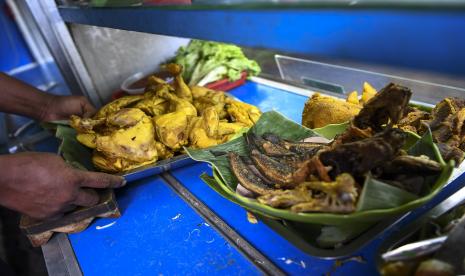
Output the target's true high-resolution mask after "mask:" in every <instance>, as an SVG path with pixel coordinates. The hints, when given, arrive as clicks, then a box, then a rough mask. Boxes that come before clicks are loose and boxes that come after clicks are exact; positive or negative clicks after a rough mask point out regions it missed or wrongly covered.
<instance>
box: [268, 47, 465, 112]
mask: <svg viewBox="0 0 465 276" xmlns="http://www.w3.org/2000/svg"><path fill="white" fill-rule="evenodd" d="M275 60H276V64H277V66H278V69H279V72H280V75H281V78H282V79H283V80H286V81H291V82H293V83H297V84H299V85H304V86H305V87H308V88H309V89H312V90H314V91H320V92H331V93H336V94H341V96H342V94H347V93H350V92H352V91H354V90H357V91H359V92H361V88H362V85H363V82H365V81H366V82H369V83H370V84H371V85H372V86H373V87H375V88H376V89H377V90H379V89H381V88H383V87H384V86H385V85H386V84H388V83H389V82H394V83H398V84H401V85H404V86H406V87H409V88H410V89H412V91H413V100H414V101H416V102H419V103H423V104H424V103H426V104H436V103H437V102H439V101H440V100H442V99H443V98H445V97H462V98H463V97H465V89H464V88H461V87H454V86H449V85H442V84H437V83H433V82H427V81H421V80H414V79H409V78H404V77H401V76H394V75H387V74H380V73H376V72H371V71H367V70H361V69H356V68H350V67H345V66H339V65H333V64H327V63H322V62H316V61H311V60H305V59H300V58H294V57H289V56H282V55H276V56H275Z"/></svg>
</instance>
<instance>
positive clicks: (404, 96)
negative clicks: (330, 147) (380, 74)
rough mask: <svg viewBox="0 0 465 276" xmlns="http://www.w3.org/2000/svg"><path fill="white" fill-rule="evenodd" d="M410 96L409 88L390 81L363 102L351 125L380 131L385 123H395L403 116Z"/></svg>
mask: <svg viewBox="0 0 465 276" xmlns="http://www.w3.org/2000/svg"><path fill="white" fill-rule="evenodd" d="M411 96H412V91H411V90H410V89H409V88H407V87H404V86H401V85H398V84H394V83H390V84H388V85H387V86H386V87H384V88H383V89H381V91H379V92H378V93H376V95H375V96H374V97H373V98H371V99H370V100H369V101H368V102H366V103H365V105H364V106H363V108H362V109H361V110H360V112H359V113H358V114H357V115H356V116H355V117H354V119H353V121H352V122H353V125H354V126H356V127H357V128H360V129H366V128H371V129H372V130H373V131H375V132H379V131H381V130H382V127H383V126H384V125H386V124H390V125H395V124H397V123H398V122H399V120H400V119H401V118H403V117H404V114H405V112H406V111H407V107H408V103H409V101H410V97H411Z"/></svg>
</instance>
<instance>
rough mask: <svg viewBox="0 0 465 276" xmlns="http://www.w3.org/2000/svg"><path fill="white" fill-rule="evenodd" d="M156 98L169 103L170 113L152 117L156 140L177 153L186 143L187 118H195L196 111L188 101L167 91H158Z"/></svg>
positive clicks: (187, 131)
mask: <svg viewBox="0 0 465 276" xmlns="http://www.w3.org/2000/svg"><path fill="white" fill-rule="evenodd" d="M158 96H159V97H161V98H163V99H166V100H168V101H169V103H170V106H169V110H170V111H171V112H170V113H166V114H163V115H160V116H156V117H154V119H153V120H154V125H155V130H156V134H157V138H158V140H159V141H161V142H162V143H163V144H165V145H166V146H167V147H169V148H170V149H171V150H173V151H178V150H180V149H181V148H182V147H183V146H185V145H187V143H188V138H189V129H188V122H189V118H190V117H195V116H197V110H196V109H195V107H194V106H193V105H192V104H191V103H190V102H189V101H187V100H185V99H181V98H179V97H177V96H176V95H174V94H171V93H170V92H168V91H167V90H162V91H159V93H158Z"/></svg>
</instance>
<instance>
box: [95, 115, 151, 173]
mask: <svg viewBox="0 0 465 276" xmlns="http://www.w3.org/2000/svg"><path fill="white" fill-rule="evenodd" d="M107 124H110V125H113V126H115V127H116V129H115V130H114V131H113V132H112V133H111V134H109V135H97V136H96V140H95V145H96V147H95V150H96V151H97V152H98V154H97V155H96V156H95V158H94V161H95V162H94V164H95V165H96V166H97V167H98V168H99V169H101V170H104V171H109V172H115V171H125V170H128V169H130V168H134V167H137V166H142V165H144V164H148V163H152V162H155V161H156V160H157V150H156V145H155V137H154V127H153V124H152V122H151V119H150V117H148V116H147V115H145V114H144V112H142V111H141V110H139V109H135V108H124V109H121V110H119V111H118V112H116V113H114V114H112V115H111V116H109V117H108V119H107ZM102 159H104V160H105V159H106V160H107V161H104V160H102Z"/></svg>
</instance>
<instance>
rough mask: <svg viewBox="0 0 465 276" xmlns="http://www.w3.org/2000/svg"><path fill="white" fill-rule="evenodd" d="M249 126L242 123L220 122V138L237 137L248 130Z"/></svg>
mask: <svg viewBox="0 0 465 276" xmlns="http://www.w3.org/2000/svg"><path fill="white" fill-rule="evenodd" d="M246 128H247V126H246V125H244V124H242V123H228V122H222V121H220V122H219V123H218V136H220V137H223V136H227V135H231V134H232V135H235V134H236V133H239V132H241V131H243V130H244V129H246Z"/></svg>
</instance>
